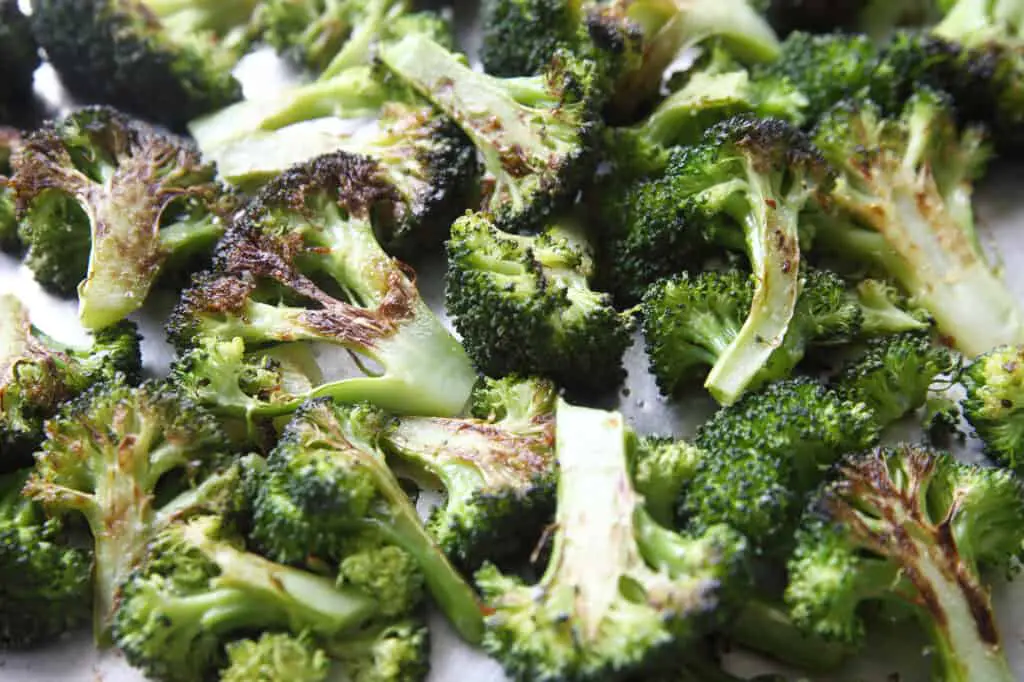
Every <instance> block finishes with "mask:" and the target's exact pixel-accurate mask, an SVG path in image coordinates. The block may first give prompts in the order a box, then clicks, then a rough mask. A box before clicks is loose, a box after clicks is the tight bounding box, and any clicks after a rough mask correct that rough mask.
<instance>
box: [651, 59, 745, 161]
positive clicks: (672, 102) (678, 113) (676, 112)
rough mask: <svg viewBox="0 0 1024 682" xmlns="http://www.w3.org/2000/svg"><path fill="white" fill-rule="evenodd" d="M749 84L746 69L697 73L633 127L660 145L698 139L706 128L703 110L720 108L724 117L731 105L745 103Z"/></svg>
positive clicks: (733, 106)
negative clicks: (744, 97)
mask: <svg viewBox="0 0 1024 682" xmlns="http://www.w3.org/2000/svg"><path fill="white" fill-rule="evenodd" d="M749 87H750V75H749V74H748V73H747V72H746V71H743V70H739V71H733V72H729V73H714V74H705V73H696V74H694V75H693V76H692V77H691V78H690V80H689V81H688V82H687V84H686V86H684V87H683V88H682V89H681V90H678V91H676V92H674V93H672V94H671V95H670V96H669V97H667V98H666V99H665V100H664V101H663V102H662V103H661V104H659V105H658V108H657V109H655V110H654V111H653V112H652V113H651V115H650V116H648V117H647V119H646V120H644V122H643V123H641V124H640V125H639V126H637V127H636V128H634V130H636V131H637V132H638V133H639V134H640V135H641V136H643V137H644V138H645V139H646V140H647V141H648V142H649V143H651V144H653V145H656V146H658V147H670V146H672V145H674V144H679V143H680V142H695V141H697V140H699V139H700V136H701V134H702V133H703V132H704V127H705V126H704V123H705V121H703V120H701V113H702V112H706V111H708V110H714V109H721V110H722V111H723V118H724V116H725V112H727V111H728V110H729V109H730V108H736V107H737V106H740V105H742V104H743V95H742V93H745V92H747V90H748V88H749Z"/></svg>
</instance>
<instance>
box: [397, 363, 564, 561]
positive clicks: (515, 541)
mask: <svg viewBox="0 0 1024 682" xmlns="http://www.w3.org/2000/svg"><path fill="white" fill-rule="evenodd" d="M556 395H557V393H556V389H555V387H554V385H553V384H551V383H550V382H547V381H541V380H536V379H526V380H521V379H518V378H515V377H510V378H507V379H501V380H494V379H487V380H486V383H485V384H483V385H482V386H480V387H479V388H478V389H477V391H476V393H475V395H474V399H473V404H472V408H471V409H472V411H473V413H475V414H477V415H479V417H477V418H464V419H439V418H429V417H406V418H402V419H398V420H395V421H393V422H392V423H391V425H390V426H389V427H388V428H387V430H386V431H385V433H384V436H383V438H384V444H385V446H386V448H387V449H388V450H389V451H393V452H395V453H396V454H397V455H398V456H400V457H401V458H402V459H403V460H404V461H406V462H408V463H410V464H412V465H413V466H414V467H415V468H416V469H417V470H418V471H422V472H426V473H427V474H429V475H430V476H432V477H433V478H436V479H437V480H438V481H440V483H441V484H442V486H443V487H444V490H445V494H446V501H445V503H444V504H443V505H442V506H440V507H438V508H437V509H436V510H435V511H434V513H433V516H431V518H430V522H429V524H428V526H427V528H428V530H430V532H431V534H432V535H433V536H434V538H435V539H436V540H437V543H438V544H439V545H440V546H441V548H442V549H443V550H444V551H445V553H446V554H448V556H449V557H450V558H451V559H452V561H453V562H454V563H455V564H456V565H457V566H458V567H459V568H460V569H463V570H475V569H477V568H479V567H480V565H481V564H482V563H483V561H484V559H485V558H486V559H487V560H490V561H493V562H496V563H503V562H511V561H514V560H522V559H524V558H525V556H526V555H528V554H529V552H530V551H531V550H533V549H534V547H535V546H536V545H537V542H538V540H539V539H540V538H541V536H542V534H543V531H544V528H545V527H546V526H547V525H548V524H549V523H551V520H552V518H553V516H554V498H555V461H554V438H555V436H554V411H555V398H556Z"/></svg>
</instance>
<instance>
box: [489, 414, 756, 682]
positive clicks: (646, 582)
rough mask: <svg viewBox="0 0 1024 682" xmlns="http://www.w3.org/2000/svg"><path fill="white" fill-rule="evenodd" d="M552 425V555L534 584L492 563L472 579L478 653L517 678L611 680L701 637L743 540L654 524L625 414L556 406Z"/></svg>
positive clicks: (723, 532) (717, 531) (716, 530)
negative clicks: (479, 618) (483, 629)
mask: <svg viewBox="0 0 1024 682" xmlns="http://www.w3.org/2000/svg"><path fill="white" fill-rule="evenodd" d="M556 424H557V429H556V447H555V449H556V456H557V460H558V465H559V470H560V473H559V479H558V492H557V512H556V519H555V525H554V530H553V541H552V542H553V545H552V550H551V559H550V562H549V564H548V566H547V568H546V570H545V572H544V574H543V576H542V577H541V578H540V581H539V582H538V583H537V584H536V585H529V584H526V583H524V582H523V581H522V580H521V579H519V578H515V577H511V576H507V575H503V574H502V573H500V572H499V570H498V569H497V568H495V567H494V566H493V565H489V566H485V567H484V568H482V569H481V570H480V571H478V572H477V574H476V579H477V584H478V585H479V587H480V589H481V590H482V591H483V593H484V596H485V598H486V601H487V604H488V607H489V610H490V611H489V615H488V616H487V633H486V635H485V637H484V648H485V649H486V650H487V651H488V652H489V653H491V654H492V655H494V656H495V657H496V658H497V659H498V660H499V661H500V662H501V663H502V665H503V666H504V667H505V670H506V672H507V673H508V675H509V676H510V677H511V678H512V679H515V680H521V681H526V680H581V681H582V680H599V679H600V680H603V679H612V678H614V679H619V678H620V677H625V676H626V675H627V674H629V673H632V672H634V671H640V670H643V669H645V668H646V667H647V666H648V665H650V664H653V663H655V662H656V660H657V659H658V657H659V654H662V653H665V652H668V651H676V650H677V647H680V646H685V645H686V644H687V643H689V642H691V641H692V640H693V639H694V638H695V637H697V636H699V635H700V634H702V630H703V628H704V627H706V626H707V625H709V624H710V622H709V621H712V620H713V618H714V615H715V613H716V610H717V608H718V606H719V604H720V603H721V601H722V600H723V598H724V597H725V595H724V594H723V593H725V592H727V591H728V589H729V585H730V583H731V582H732V580H733V579H735V578H736V577H737V575H736V574H737V573H738V569H739V568H740V564H741V563H742V561H741V560H742V558H743V557H744V555H745V542H744V541H743V539H742V538H741V537H740V536H738V535H737V534H736V533H735V532H733V531H732V530H730V529H729V528H727V527H724V526H717V527H713V528H709V529H707V530H706V531H705V532H704V533H701V534H698V535H681V534H678V533H676V532H674V531H672V530H669V529H668V528H666V527H664V526H661V525H660V524H658V523H657V522H656V521H655V520H654V519H653V518H651V516H650V514H649V513H648V512H647V510H646V509H645V507H644V502H643V496H642V495H641V494H640V493H638V492H637V490H636V489H635V487H634V484H633V482H632V480H631V477H630V470H631V468H632V464H631V459H632V457H633V455H634V451H635V447H636V444H635V439H634V437H633V436H632V434H631V432H630V431H629V430H628V429H627V427H626V425H625V422H624V420H623V417H622V415H620V414H618V413H613V412H605V411H602V410H593V409H588V408H582V407H576V406H571V405H568V404H566V403H565V402H563V401H559V404H558V407H557V409H556ZM594 500H601V503H600V504H596V505H595V504H594ZM595 557H601V560H600V561H595V560H594V559H595Z"/></svg>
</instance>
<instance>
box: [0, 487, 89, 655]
mask: <svg viewBox="0 0 1024 682" xmlns="http://www.w3.org/2000/svg"><path fill="white" fill-rule="evenodd" d="M27 477H28V473H27V472H18V473H13V474H8V475H6V476H0V649H26V648H29V647H33V646H37V645H39V644H43V643H45V642H47V641H49V640H52V639H55V638H57V637H58V636H59V635H61V634H62V633H64V632H65V631H67V630H70V629H72V628H74V627H76V626H78V625H80V624H81V623H83V622H84V621H86V620H87V619H88V618H89V604H90V588H91V570H92V556H91V554H90V553H89V551H88V550H86V549H83V548H79V547H76V546H74V545H73V544H71V543H70V541H69V539H68V538H67V537H66V533H65V532H64V524H63V523H62V522H61V521H60V520H59V519H47V518H45V515H44V514H43V510H42V509H41V508H40V506H39V505H38V504H36V503H35V502H32V501H30V500H29V499H27V498H25V497H23V496H22V494H21V489H22V487H23V486H24V484H25V480H26V478H27Z"/></svg>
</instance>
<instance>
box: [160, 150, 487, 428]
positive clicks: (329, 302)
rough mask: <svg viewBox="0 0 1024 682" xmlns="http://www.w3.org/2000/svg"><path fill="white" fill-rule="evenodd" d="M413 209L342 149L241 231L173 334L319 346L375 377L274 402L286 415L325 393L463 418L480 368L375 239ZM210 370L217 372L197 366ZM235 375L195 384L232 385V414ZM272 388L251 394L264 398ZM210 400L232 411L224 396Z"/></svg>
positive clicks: (362, 160) (259, 206)
mask: <svg viewBox="0 0 1024 682" xmlns="http://www.w3.org/2000/svg"><path fill="white" fill-rule="evenodd" d="M404 212H405V205H404V204H403V203H402V201H401V196H400V194H399V192H398V190H396V188H395V186H394V185H393V184H391V182H390V181H389V180H388V177H387V174H386V172H385V171H384V170H383V168H382V167H381V165H380V164H378V163H377V162H375V161H372V160H371V159H369V158H366V157H356V156H351V155H348V154H345V153H343V152H339V153H337V154H332V155H329V156H325V157H321V158H319V159H316V160H314V161H312V162H310V163H308V164H305V165H302V166H298V167H295V168H293V169H292V170H290V171H289V172H287V173H285V174H284V175H282V176H281V177H279V178H278V179H277V180H276V181H274V182H273V183H271V184H269V185H267V187H265V188H264V189H263V191H262V192H261V194H260V195H259V197H258V198H257V199H256V200H255V201H254V202H253V203H252V204H251V205H250V206H249V207H248V208H247V209H246V212H245V213H244V214H243V215H242V216H241V217H240V218H239V219H238V220H237V221H236V222H235V224H234V226H233V227H232V229H231V231H230V232H229V233H228V235H227V236H226V237H225V239H224V240H223V241H222V243H221V245H220V247H219V249H218V254H217V256H216V258H215V269H214V271H213V272H209V273H206V274H204V275H201V276H200V277H198V278H197V280H196V282H195V284H194V285H193V286H192V288H191V289H189V290H188V291H186V292H185V293H184V295H183V297H182V300H181V302H180V303H179V305H178V307H177V309H176V310H175V313H174V314H173V316H172V318H171V320H170V322H169V323H168V332H169V333H170V335H171V337H172V339H173V340H174V341H175V342H176V343H177V344H178V345H179V346H180V347H182V348H186V347H187V346H188V345H189V344H190V343H192V342H197V341H198V340H199V338H201V337H209V338H213V339H218V340H221V341H231V340H232V339H234V338H236V337H237V338H240V339H242V340H243V342H244V344H245V349H246V351H248V352H253V351H257V350H261V351H264V352H265V351H266V350H267V349H269V348H274V347H277V346H280V345H281V344H284V343H292V342H314V341H320V342H326V343H328V344H333V345H337V346H340V347H342V348H344V349H346V350H347V351H349V352H350V353H353V354H354V355H356V356H358V357H359V358H361V361H360V363H361V364H360V369H361V370H362V371H363V372H364V374H365V376H359V377H353V378H347V379H339V380H337V381H333V380H328V381H326V382H323V383H320V382H318V383H317V384H316V385H315V387H314V388H313V389H312V390H310V391H308V392H306V393H305V394H304V395H299V396H295V398H294V399H292V400H289V401H275V405H274V407H273V410H274V411H275V412H276V414H281V413H284V412H290V411H294V410H295V409H296V408H297V407H298V406H299V405H300V404H301V403H302V401H303V400H304V399H306V398H310V397H320V396H330V397H332V398H334V399H337V400H347V401H353V400H367V401H370V402H373V403H375V404H377V405H380V406H381V407H384V408H385V409H389V410H393V411H398V412H403V413H413V414H428V415H437V416H453V415H456V414H459V413H460V412H461V411H462V409H463V407H465V405H466V403H467V402H468V400H469V395H470V392H471V390H472V388H473V385H474V383H475V382H476V373H475V371H474V370H473V367H472V364H471V363H470V361H469V358H468V357H467V355H466V353H465V351H464V350H463V349H462V346H460V345H459V343H458V342H457V341H456V340H455V339H454V338H453V337H452V335H451V334H450V333H449V332H448V331H447V330H446V329H445V328H444V327H443V326H442V325H441V322H440V321H439V320H438V318H437V317H436V316H435V315H434V313H433V312H431V310H430V309H429V308H428V307H427V304H426V303H425V302H424V301H423V299H422V297H421V296H420V294H419V292H418V291H417V289H416V285H415V282H414V277H413V275H412V272H411V270H409V269H408V268H407V267H406V266H405V265H403V264H402V263H400V262H399V261H397V260H395V259H394V258H392V257H391V256H389V255H388V254H387V253H385V252H384V250H383V249H382V248H381V246H380V244H379V243H378V241H377V237H376V236H375V227H376V226H377V225H382V226H387V225H391V224H394V223H395V222H396V221H398V220H400V219H401V217H402V216H403V214H404ZM232 362H237V356H236V360H233V361H232ZM365 362H369V363H375V364H376V367H373V366H366V364H362V363H365ZM202 367H207V368H212V369H216V364H215V363H214V364H211V363H209V362H206V363H197V364H196V365H194V366H193V368H194V369H201V368H202ZM232 371H233V372H235V373H236V374H237V370H232ZM229 377H230V375H228V376H223V375H222V376H219V377H218V376H216V375H210V376H205V377H202V376H201V377H194V378H193V379H192V380H190V383H192V384H193V385H198V386H203V383H204V382H207V383H206V386H207V387H209V386H211V385H215V384H219V385H223V386H224V388H225V389H226V390H227V391H229V392H230V393H232V394H234V395H233V396H226V397H225V398H224V399H223V401H224V403H226V405H227V406H229V407H230V406H232V405H234V404H237V402H238V399H239V396H238V395H237V390H238V389H237V388H236V384H235V383H234V382H233V381H232V380H231V379H230V378H229ZM261 387H262V386H261V385H257V386H255V387H253V389H254V390H253V391H250V390H247V389H246V387H245V386H241V390H242V392H243V393H246V394H248V395H251V396H253V397H256V394H257V393H258V391H259V390H260V388H261ZM204 393H206V394H207V395H206V398H208V399H209V398H212V400H209V402H210V403H212V404H214V405H217V404H221V402H222V399H221V398H220V396H219V391H218V392H217V394H214V395H212V396H211V395H210V391H204ZM204 402H207V401H206V400H204ZM246 409H249V408H246Z"/></svg>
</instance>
